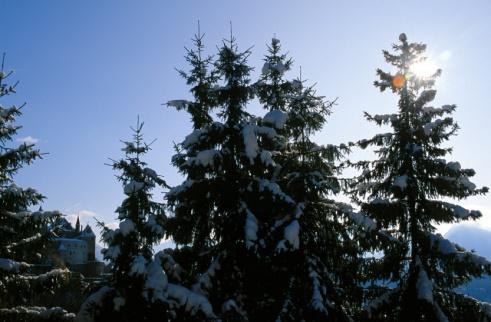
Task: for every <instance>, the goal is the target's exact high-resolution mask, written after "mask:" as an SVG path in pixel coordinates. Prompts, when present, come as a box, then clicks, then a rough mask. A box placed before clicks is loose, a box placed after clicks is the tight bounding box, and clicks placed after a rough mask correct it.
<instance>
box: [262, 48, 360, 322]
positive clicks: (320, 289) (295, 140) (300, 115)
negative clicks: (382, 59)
mask: <svg viewBox="0 0 491 322" xmlns="http://www.w3.org/2000/svg"><path fill="white" fill-rule="evenodd" d="M264 60H265V62H264V66H263V68H262V76H261V78H260V80H259V82H258V83H257V84H256V86H257V92H258V96H259V99H260V102H261V103H262V104H263V107H264V108H265V109H267V110H269V112H268V113H267V114H266V116H265V117H264V118H263V121H264V122H265V123H266V124H273V125H274V126H276V127H277V128H279V129H278V131H279V132H280V133H281V134H283V135H284V136H285V138H286V141H287V145H286V149H284V150H282V151H280V152H279V153H277V154H276V155H275V157H274V160H275V161H276V162H278V163H280V164H281V170H280V171H279V173H278V174H277V176H276V180H277V182H278V184H279V186H280V187H281V188H282V190H283V191H284V192H285V193H287V194H288V195H289V196H290V197H292V198H293V199H294V200H295V201H296V202H297V204H298V208H297V212H296V213H295V216H294V217H291V215H290V214H285V216H284V218H282V219H281V221H283V222H284V223H285V224H287V225H286V226H284V225H281V224H279V223H281V221H277V224H276V225H275V226H276V227H275V228H277V229H279V230H280V231H283V229H284V234H285V235H286V234H287V233H291V232H292V230H293V229H292V227H295V229H296V230H297V231H296V232H295V234H296V235H297V236H298V237H296V238H298V243H297V245H296V247H293V249H283V246H284V244H282V243H283V242H284V239H283V236H282V234H280V235H279V236H278V237H279V238H280V240H279V244H278V246H277V247H278V248H277V250H278V252H279V254H278V255H277V256H276V257H275V265H278V266H280V267H283V268H284V269H285V274H284V275H285V278H286V279H287V283H288V289H287V291H286V292H285V293H284V294H283V295H282V298H281V299H277V300H279V301H281V302H282V303H283V306H282V310H281V312H278V313H279V314H278V318H279V319H278V320H281V321H297V320H301V319H305V320H324V319H330V320H331V321H346V320H349V319H350V318H349V313H348V312H347V308H348V307H349V306H350V304H348V302H352V301H350V300H352V298H354V297H355V296H356V294H358V292H357V287H356V280H355V279H354V278H353V277H354V276H356V263H357V258H358V255H359V254H358V251H357V250H358V247H357V246H356V244H355V243H354V242H353V241H352V238H351V237H350V227H351V226H349V225H348V224H347V223H346V222H345V220H344V219H345V216H346V215H349V214H351V211H349V212H348V213H345V209H346V206H345V205H344V204H338V203H336V202H335V201H334V200H332V199H329V198H330V196H332V195H334V194H336V193H338V192H339V191H340V183H339V180H338V179H337V177H336V176H337V175H338V174H339V171H338V168H337V167H336V166H335V162H336V161H339V159H340V158H341V156H342V153H343V152H347V150H348V148H347V147H346V146H344V145H342V146H339V147H338V146H334V145H325V146H319V145H317V144H316V143H315V142H313V141H312V140H311V136H312V134H314V133H315V132H316V131H319V130H320V129H321V128H322V127H323V125H324V124H325V123H326V117H327V116H328V115H329V113H330V110H331V107H332V105H333V102H329V101H326V100H325V99H324V97H321V96H318V95H316V93H315V90H314V88H313V87H304V82H303V81H302V80H301V79H295V80H293V81H287V80H285V79H284V73H285V72H286V71H288V70H289V69H290V67H291V64H292V60H291V59H289V58H287V56H286V55H285V54H282V53H281V50H280V41H279V40H278V39H275V38H273V39H272V42H271V45H270V46H268V54H267V55H266V57H265V59H264ZM351 232H352V231H351Z"/></svg>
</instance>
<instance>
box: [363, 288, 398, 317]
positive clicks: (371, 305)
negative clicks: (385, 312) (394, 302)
mask: <svg viewBox="0 0 491 322" xmlns="http://www.w3.org/2000/svg"><path fill="white" fill-rule="evenodd" d="M397 292H399V288H398V287H397V288H393V289H390V290H387V291H386V292H385V293H383V294H382V295H381V296H379V297H377V298H375V299H373V300H371V301H370V302H368V303H367V304H365V306H364V310H365V311H366V312H367V313H368V317H369V318H371V317H372V314H373V311H375V310H377V309H378V308H379V307H381V306H382V305H384V304H388V303H389V301H390V297H391V296H392V295H394V294H396V293H397Z"/></svg>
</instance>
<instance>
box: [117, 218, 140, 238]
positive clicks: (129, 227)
mask: <svg viewBox="0 0 491 322" xmlns="http://www.w3.org/2000/svg"><path fill="white" fill-rule="evenodd" d="M135 228H136V227H135V223H134V222H133V220H131V219H125V220H123V221H122V222H120V223H119V231H120V232H121V234H122V235H123V236H127V235H128V234H130V233H131V232H133V231H134V230H135Z"/></svg>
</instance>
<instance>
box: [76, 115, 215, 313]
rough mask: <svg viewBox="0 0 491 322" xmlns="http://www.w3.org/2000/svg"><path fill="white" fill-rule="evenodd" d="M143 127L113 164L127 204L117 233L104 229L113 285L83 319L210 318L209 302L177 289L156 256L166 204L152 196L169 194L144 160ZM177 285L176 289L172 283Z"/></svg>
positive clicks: (165, 262)
mask: <svg viewBox="0 0 491 322" xmlns="http://www.w3.org/2000/svg"><path fill="white" fill-rule="evenodd" d="M142 128H143V123H140V122H138V123H137V126H136V127H135V128H132V129H133V132H134V135H133V140H132V141H129V142H123V143H124V148H123V149H122V150H123V151H124V153H125V158H124V159H121V160H117V161H113V163H112V167H113V169H114V170H116V171H118V172H120V174H119V175H118V177H117V178H118V180H119V181H121V182H122V183H123V186H124V194H125V195H126V199H124V200H123V202H122V203H121V205H120V206H119V207H118V208H117V209H116V213H117V214H118V220H119V228H117V229H115V230H113V229H110V228H108V227H106V226H104V224H101V225H102V227H103V232H102V240H103V242H104V243H105V244H107V246H108V247H107V248H105V249H103V251H102V252H103V254H104V258H105V259H106V260H108V261H109V265H110V268H111V276H110V280H109V284H108V285H105V286H103V287H102V288H100V289H99V290H98V291H97V292H95V293H93V294H92V295H90V296H89V297H88V299H87V300H86V302H85V303H84V304H83V305H82V308H81V310H80V312H79V319H80V320H81V321H84V320H89V321H90V320H95V321H114V320H118V321H194V320H196V321H199V320H202V319H205V318H210V317H212V313H213V312H212V311H211V307H210V305H209V303H208V302H207V300H206V299H205V298H204V297H203V296H200V295H198V294H195V293H193V292H191V291H189V290H188V289H186V288H184V287H182V286H180V285H179V284H178V282H179V280H180V276H179V273H180V272H179V267H178V266H177V265H176V263H175V262H174V260H173V259H172V257H171V256H170V255H169V254H167V253H165V252H158V253H156V254H154V252H153V247H154V246H156V245H158V244H159V243H160V242H161V240H162V238H163V237H164V233H165V230H164V229H165V228H164V227H165V220H166V217H165V213H164V204H162V203H158V202H155V201H153V200H152V190H153V189H155V188H157V187H158V188H162V189H164V188H167V187H168V186H167V184H166V183H165V181H164V180H163V179H162V178H161V177H160V176H158V175H157V173H156V172H155V171H154V170H153V169H151V168H149V167H147V164H146V163H145V161H143V159H142V158H143V156H144V155H145V154H146V153H147V152H148V151H149V150H150V145H148V144H146V143H145V142H144V140H143V134H142ZM174 282H175V283H174Z"/></svg>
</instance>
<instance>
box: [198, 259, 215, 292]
mask: <svg viewBox="0 0 491 322" xmlns="http://www.w3.org/2000/svg"><path fill="white" fill-rule="evenodd" d="M219 269H220V258H219V257H217V258H215V259H214V260H213V262H211V264H210V266H209V267H208V269H207V270H206V272H205V273H203V274H202V275H201V276H200V277H199V278H198V282H197V283H196V284H194V285H193V291H195V292H197V293H200V294H206V291H205V290H206V289H210V288H211V286H212V283H211V278H212V277H214V276H215V274H216V271H217V270H219ZM203 287H204V288H205V290H203Z"/></svg>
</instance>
